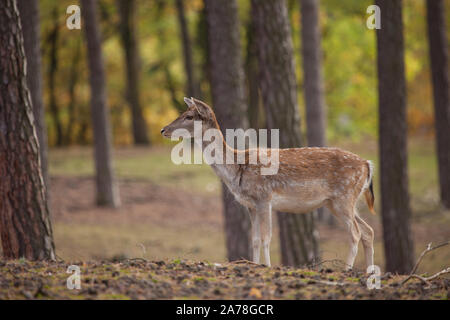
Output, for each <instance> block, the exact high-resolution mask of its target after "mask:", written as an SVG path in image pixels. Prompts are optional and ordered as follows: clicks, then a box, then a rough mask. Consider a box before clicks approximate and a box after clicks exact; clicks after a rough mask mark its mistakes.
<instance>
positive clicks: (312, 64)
mask: <svg viewBox="0 0 450 320" xmlns="http://www.w3.org/2000/svg"><path fill="white" fill-rule="evenodd" d="M300 4H301V22H302V28H301V29H302V32H301V33H302V57H303V86H304V92H305V105H306V126H307V138H308V146H310V147H324V146H325V145H326V131H325V130H326V114H325V113H326V109H325V108H326V107H325V97H324V93H323V77H322V53H321V49H320V29H319V1H318V0H301V1H300Z"/></svg>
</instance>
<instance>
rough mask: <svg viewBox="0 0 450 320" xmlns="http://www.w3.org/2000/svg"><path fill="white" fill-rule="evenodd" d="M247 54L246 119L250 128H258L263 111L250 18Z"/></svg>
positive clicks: (261, 122)
mask: <svg viewBox="0 0 450 320" xmlns="http://www.w3.org/2000/svg"><path fill="white" fill-rule="evenodd" d="M246 31H247V56H246V59H245V60H246V61H245V71H246V74H247V77H246V79H247V91H248V120H249V125H250V128H253V129H260V128H262V127H265V126H264V125H263V123H264V121H263V112H262V110H261V109H262V106H261V103H260V94H259V86H258V48H257V44H256V42H255V39H254V34H255V32H254V25H253V21H252V19H250V22H249V23H248V26H247V30H246Z"/></svg>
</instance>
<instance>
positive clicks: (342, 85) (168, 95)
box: [40, 0, 450, 145]
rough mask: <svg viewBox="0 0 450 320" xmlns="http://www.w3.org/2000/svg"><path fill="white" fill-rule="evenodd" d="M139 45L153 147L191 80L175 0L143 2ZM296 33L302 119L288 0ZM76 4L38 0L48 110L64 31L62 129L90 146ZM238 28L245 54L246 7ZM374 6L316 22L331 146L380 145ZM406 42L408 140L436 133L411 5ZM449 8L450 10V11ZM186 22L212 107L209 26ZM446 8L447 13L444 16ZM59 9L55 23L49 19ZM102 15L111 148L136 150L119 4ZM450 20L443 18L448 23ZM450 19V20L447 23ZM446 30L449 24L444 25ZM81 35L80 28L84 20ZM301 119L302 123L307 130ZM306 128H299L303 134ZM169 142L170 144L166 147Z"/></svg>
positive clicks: (422, 41)
mask: <svg viewBox="0 0 450 320" xmlns="http://www.w3.org/2000/svg"><path fill="white" fill-rule="evenodd" d="M137 2H138V14H137V20H138V21H137V25H138V30H139V34H138V38H139V41H140V53H141V58H142V68H141V71H142V74H141V83H140V86H141V99H142V105H143V107H144V116H145V119H146V121H147V123H148V124H149V130H150V131H151V132H150V134H151V138H152V140H153V141H156V142H158V143H163V142H162V141H163V140H162V138H161V137H160V134H159V130H160V128H161V127H162V126H163V125H165V124H167V122H169V121H170V120H171V119H173V118H174V117H176V115H177V113H178V111H177V106H178V107H179V105H177V104H179V103H180V101H182V98H183V96H184V94H185V87H186V86H185V80H186V79H185V75H184V69H183V60H182V57H183V56H182V47H181V41H180V37H179V25H178V20H177V15H176V9H175V3H174V1H173V0H166V1H163V0H158V1H144V0H138V1H137ZM287 3H288V7H289V13H290V19H291V25H292V37H293V43H294V49H295V54H296V67H297V70H296V71H297V75H298V93H299V94H298V101H299V106H300V109H301V114H302V115H303V114H304V100H303V95H302V84H303V79H302V77H303V76H302V67H301V56H300V52H301V48H300V46H301V41H300V40H301V39H300V11H299V10H300V8H299V3H298V1H297V0H288V1H287ZM70 4H72V1H68V0H61V1H52V0H41V1H40V15H41V36H42V53H43V57H42V59H43V60H42V61H43V69H42V70H43V76H44V99H45V100H44V101H45V102H46V105H48V99H49V92H48V91H49V89H48V86H47V82H48V81H47V77H48V70H49V47H50V46H49V34H50V32H51V30H52V27H54V26H55V25H56V26H57V27H58V30H59V33H60V36H59V38H58V42H57V50H58V51H57V58H58V69H57V71H56V74H55V77H56V79H57V81H56V83H57V87H56V89H55V90H56V97H57V105H58V110H59V113H60V117H61V122H62V124H63V126H64V127H65V128H66V127H68V124H69V122H73V123H72V125H73V128H72V129H73V130H72V132H70V134H69V135H70V137H69V140H68V143H70V144H87V143H90V141H91V139H92V137H91V135H92V133H91V130H90V125H89V124H90V111H89V95H90V91H89V82H88V78H87V77H88V72H87V63H86V53H85V43H84V35H83V30H68V29H67V28H66V18H67V16H68V15H67V14H66V8H67V6H68V5H70ZM238 4H239V16H240V19H241V26H242V30H241V38H242V50H243V55H244V51H245V48H246V37H245V34H246V33H245V30H244V28H246V26H247V25H248V21H249V19H250V12H249V10H250V1H249V0H238ZM370 4H372V2H371V1H369V0H345V1H335V0H322V1H321V7H320V22H321V30H322V50H323V69H324V81H325V93H326V103H327V106H328V128H327V130H328V131H327V135H328V138H329V139H330V140H331V141H336V140H339V139H343V138H348V139H351V140H358V139H360V138H363V137H365V136H376V132H377V73H376V37H375V31H374V30H369V29H367V28H366V19H367V17H368V14H367V13H366V9H367V7H368V6H369V5H370ZM403 4H404V12H403V19H404V35H405V63H406V77H407V94H408V98H407V101H408V123H409V131H410V134H415V135H428V136H429V135H432V134H433V108H432V94H431V84H430V81H431V80H430V70H429V61H428V46H427V37H426V23H425V4H424V2H423V1H417V0H405V1H403ZM447 4H448V2H447ZM185 8H186V17H187V21H188V24H189V32H190V36H191V40H192V45H193V48H192V49H193V60H194V66H195V71H196V76H197V78H198V80H199V81H200V82H201V88H202V91H203V98H204V99H205V100H206V101H208V102H210V96H209V84H208V81H207V61H206V60H207V53H206V41H207V40H206V38H205V36H206V33H205V21H204V19H203V16H202V12H203V1H202V0H186V1H185ZM448 9H449V8H447V10H448ZM52 10H57V12H58V14H57V17H58V19H57V21H54V19H53V17H52V14H51V12H52ZM99 14H100V21H101V29H102V34H103V54H104V58H105V68H106V74H107V93H108V105H109V107H110V111H111V121H112V128H113V135H114V142H115V143H116V144H120V145H126V144H130V143H131V141H132V139H131V129H130V128H131V119H130V112H129V109H128V107H127V102H126V99H125V95H124V90H125V82H124V81H125V75H124V72H125V71H124V61H123V60H124V59H123V52H122V48H121V46H120V41H119V33H118V29H117V26H118V22H119V17H118V13H117V7H116V2H115V1H114V0H100V1H99ZM448 17H449V15H447V18H448ZM448 20H450V19H448ZM447 22H448V25H450V21H447ZM82 27H83V21H82ZM80 45H81V52H80V54H81V59H80V63H79V64H78V65H77V66H75V67H74V66H73V61H74V58H75V55H76V54H77V46H80ZM73 70H75V72H77V74H78V76H79V80H78V82H77V83H76V85H75V95H74V101H72V103H73V104H74V106H75V118H74V119H73V120H70V116H69V111H68V106H69V104H70V103H71V101H70V100H71V96H70V94H69V81H68V79H70V77H71V75H72V73H73ZM304 118H305V117H302V121H304ZM46 120H47V125H48V133H49V141H50V145H54V144H55V141H56V138H55V134H56V133H55V126H54V122H53V118H52V116H51V115H50V113H49V112H47V118H46ZM305 128H306V126H305V125H304V123H303V126H302V130H305ZM166 143H168V142H166Z"/></svg>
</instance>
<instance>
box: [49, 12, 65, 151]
mask: <svg viewBox="0 0 450 320" xmlns="http://www.w3.org/2000/svg"><path fill="white" fill-rule="evenodd" d="M52 21H53V26H52V28H51V30H50V34H49V35H48V40H47V41H48V43H49V46H50V52H49V56H48V59H49V66H48V71H47V78H48V90H49V103H48V105H49V109H50V114H51V115H52V118H53V125H54V126H55V131H56V145H57V146H62V145H63V144H64V131H63V125H62V122H61V116H60V114H59V107H58V102H57V101H56V83H55V82H56V73H57V71H58V41H59V24H58V7H57V6H54V7H53V9H52Z"/></svg>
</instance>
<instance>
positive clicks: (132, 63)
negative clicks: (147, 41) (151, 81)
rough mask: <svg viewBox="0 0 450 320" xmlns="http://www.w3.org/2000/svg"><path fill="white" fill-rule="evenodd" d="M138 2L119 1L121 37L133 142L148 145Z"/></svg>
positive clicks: (132, 0)
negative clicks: (141, 84)
mask: <svg viewBox="0 0 450 320" xmlns="http://www.w3.org/2000/svg"><path fill="white" fill-rule="evenodd" d="M136 5H137V4H136V1H135V0H117V7H118V8H119V13H120V35H121V39H122V46H123V49H124V52H125V67H126V76H127V100H128V103H129V105H130V108H131V119H132V123H133V140H134V143H135V144H142V145H148V144H150V139H149V136H148V130H147V123H146V122H145V118H144V115H143V113H142V107H141V102H140V92H139V91H140V90H139V85H140V81H139V78H140V77H139V75H140V72H141V61H140V60H141V58H140V55H139V43H138V39H137V36H136V33H137V28H136V25H135V24H136Z"/></svg>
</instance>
